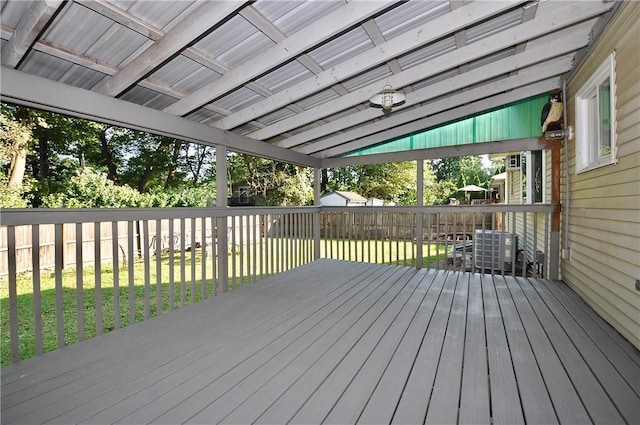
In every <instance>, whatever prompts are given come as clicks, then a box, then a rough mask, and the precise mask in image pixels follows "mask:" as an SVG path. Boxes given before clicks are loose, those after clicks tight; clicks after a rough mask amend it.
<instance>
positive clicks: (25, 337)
mask: <svg viewBox="0 0 640 425" xmlns="http://www.w3.org/2000/svg"><path fill="white" fill-rule="evenodd" d="M552 211H553V207H552V206H546V205H536V206H524V205H517V206H505V205H473V206H472V205H469V206H443V207H358V208H356V207H348V208H347V207H345V208H337V207H336V208H332V207H298V208H273V207H268V208H171V209H97V210H96V209H92V210H90V209H87V210H82V209H80V210H39V209H25V210H3V211H2V213H1V215H0V220H1V221H0V270H4V277H2V278H0V285H1V286H0V289H1V291H0V293H1V296H0V298H2V306H1V307H2V308H1V309H0V310H1V314H2V341H1V344H0V345H1V348H2V362H3V364H6V363H9V362H17V361H19V360H20V359H24V358H28V357H32V356H36V355H40V354H42V353H44V352H46V351H50V350H52V349H55V348H61V347H63V346H65V345H68V344H71V343H75V342H77V341H82V340H84V339H86V338H89V337H92V336H93V335H97V334H101V333H104V332H108V331H110V330H112V329H117V328H120V327H123V326H127V325H129V324H132V323H134V322H136V321H141V320H146V319H148V318H151V317H156V316H159V315H162V314H164V313H166V312H169V311H172V310H175V309H179V308H181V307H184V306H185V305H188V304H191V303H195V302H199V301H203V300H205V299H207V298H210V297H213V296H215V295H217V294H220V293H222V292H225V291H228V290H234V289H235V288H238V287H240V286H243V285H246V284H250V283H253V282H255V281H258V280H259V279H261V278H263V277H265V276H270V275H274V274H278V273H281V272H284V271H287V270H290V269H292V268H295V267H299V266H301V265H303V264H305V263H308V262H310V261H313V260H314V259H318V258H334V259H340V260H350V261H362V262H375V263H390V264H399V265H407V266H414V267H420V268H422V267H431V268H449V269H453V270H460V271H481V272H487V273H504V274H519V275H538V276H547V273H548V270H549V267H550V265H551V263H550V261H549V259H550V258H553V257H554V256H556V257H557V255H558V247H557V246H552V244H551V243H550V239H549V221H550V214H551V213H552ZM512 234H513V235H517V242H516V240H515V236H514V239H513V242H512V241H511V240H510V239H509V235H512ZM478 238H482V239H483V240H484V241H485V242H487V241H489V242H488V245H487V246H488V247H489V248H487V249H483V250H476V248H477V247H476V246H475V245H474V244H475V243H476V242H477V241H478ZM512 243H517V244H518V246H519V249H515V250H511V251H509V245H510V244H512ZM511 247H513V245H511ZM457 249H459V251H460V252H457V251H456V250H457ZM507 251H509V252H507ZM518 252H520V256H519V257H518V256H517V255H516V254H517V253H518ZM505 253H507V254H509V255H507V256H505ZM534 253H535V254H534ZM518 258H519V259H518ZM496 259H497V260H496ZM516 259H517V261H516ZM506 260H509V261H506ZM556 264H557V263H556ZM2 267H4V269H2Z"/></svg>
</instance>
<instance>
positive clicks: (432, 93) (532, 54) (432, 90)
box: [277, 23, 590, 153]
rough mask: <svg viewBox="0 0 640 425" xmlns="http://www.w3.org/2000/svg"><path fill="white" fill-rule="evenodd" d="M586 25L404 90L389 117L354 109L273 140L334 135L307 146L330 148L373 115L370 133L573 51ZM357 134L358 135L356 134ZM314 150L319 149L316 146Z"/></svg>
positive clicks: (299, 141)
mask: <svg viewBox="0 0 640 425" xmlns="http://www.w3.org/2000/svg"><path fill="white" fill-rule="evenodd" d="M588 24H589V23H586V24H581V25H580V26H579V27H577V28H572V29H571V30H570V31H569V30H567V31H568V34H567V35H566V36H564V37H562V43H558V42H557V40H555V39H552V40H549V41H547V42H545V43H542V44H540V45H536V47H534V48H530V49H528V50H526V51H525V52H523V53H519V54H517V55H514V56H510V57H506V58H503V59H499V60H497V61H495V62H491V63H489V64H487V65H484V66H482V67H479V68H475V69H473V70H471V71H468V72H466V73H464V74H459V75H456V76H454V77H451V78H448V79H446V80H442V81H439V82H437V83H435V84H432V85H430V86H428V87H424V88H422V89H419V90H416V91H415V92H413V93H408V94H407V96H406V102H405V104H404V105H402V106H400V107H397V108H396V109H394V111H395V112H396V113H394V114H392V115H391V116H386V115H385V114H384V113H383V112H381V111H380V110H379V109H375V108H368V109H367V110H365V111H361V112H357V113H354V114H351V115H348V116H346V117H343V118H339V119H337V120H334V121H331V122H330V123H328V124H326V125H324V126H320V127H315V128H312V129H310V130H307V131H305V132H302V133H298V134H296V135H294V136H291V137H289V138H287V139H285V140H283V141H282V142H280V143H277V145H278V146H282V147H287V148H288V147H292V146H296V145H301V144H304V143H308V141H310V140H314V139H319V138H321V137H324V136H330V135H335V136H332V137H331V138H330V139H324V140H322V141H319V142H318V143H317V144H316V142H313V143H309V144H308V145H307V146H308V147H315V146H318V147H321V146H324V147H325V148H326V147H330V146H333V145H337V144H340V143H344V142H345V139H348V138H349V137H348V134H349V133H346V134H337V133H338V132H340V131H343V130H346V129H347V128H349V127H355V126H357V125H359V124H361V123H364V122H367V121H371V120H373V119H375V118H381V120H380V121H379V123H377V124H374V125H375V127H371V130H370V133H374V132H377V131H380V130H381V129H383V130H384V129H385V127H388V126H389V125H390V121H388V120H389V119H390V118H392V117H396V116H398V117H402V116H403V115H404V114H403V113H400V111H402V110H408V109H409V108H411V107H412V106H415V105H420V103H422V102H425V101H428V100H430V99H436V98H438V97H440V96H444V95H446V94H448V93H452V92H455V91H458V90H460V89H461V88H463V89H466V88H468V87H469V86H473V85H475V84H478V83H480V82H482V81H487V80H490V79H492V78H495V77H497V76H500V75H505V74H506V73H507V72H513V74H514V75H517V73H516V72H515V71H518V70H520V69H522V68H526V67H529V66H532V65H534V64H536V63H541V62H544V61H547V60H550V59H552V58H556V57H558V56H559V55H560V56H561V55H565V54H568V53H573V52H575V51H576V50H578V49H580V48H582V47H584V46H585V45H586V43H588V38H585V37H587V36H588V32H589V28H590V26H589V25H588ZM563 72H564V71H563ZM534 77H535V76H534ZM463 103H464V102H463ZM366 129H367V130H369V127H366ZM354 131H363V130H354ZM370 133H369V134H370ZM361 136H362V134H361V135H360V136H359V137H361ZM307 146H305V148H302V149H301V150H300V151H301V152H305V153H309V152H306V150H307V149H308V148H307ZM317 150H320V149H319V148H318V149H317Z"/></svg>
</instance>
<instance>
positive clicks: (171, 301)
mask: <svg viewBox="0 0 640 425" xmlns="http://www.w3.org/2000/svg"><path fill="white" fill-rule="evenodd" d="M173 225H174V223H173V219H169V243H168V244H167V245H168V247H169V311H173V310H174V309H175V299H176V288H175V274H174V264H173V263H174V261H175V247H174V239H173V237H174V236H173V235H174V232H173Z"/></svg>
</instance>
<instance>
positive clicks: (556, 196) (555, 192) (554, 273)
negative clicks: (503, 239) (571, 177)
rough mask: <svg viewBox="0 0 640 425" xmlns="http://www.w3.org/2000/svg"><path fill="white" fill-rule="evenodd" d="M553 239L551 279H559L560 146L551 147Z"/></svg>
mask: <svg viewBox="0 0 640 425" xmlns="http://www.w3.org/2000/svg"><path fill="white" fill-rule="evenodd" d="M551 203H552V204H553V205H554V210H553V212H552V213H551V239H550V246H549V251H550V252H549V276H548V277H549V279H558V278H559V272H560V213H561V211H562V207H561V205H560V146H554V147H553V148H552V149H551Z"/></svg>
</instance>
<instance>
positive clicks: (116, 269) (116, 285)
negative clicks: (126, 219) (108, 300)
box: [111, 221, 120, 329]
mask: <svg viewBox="0 0 640 425" xmlns="http://www.w3.org/2000/svg"><path fill="white" fill-rule="evenodd" d="M119 246H120V244H119V243H118V222H117V221H112V222H111V251H112V252H111V257H112V260H113V327H114V328H115V329H118V328H120V256H119V252H120V251H119Z"/></svg>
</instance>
